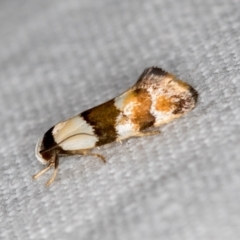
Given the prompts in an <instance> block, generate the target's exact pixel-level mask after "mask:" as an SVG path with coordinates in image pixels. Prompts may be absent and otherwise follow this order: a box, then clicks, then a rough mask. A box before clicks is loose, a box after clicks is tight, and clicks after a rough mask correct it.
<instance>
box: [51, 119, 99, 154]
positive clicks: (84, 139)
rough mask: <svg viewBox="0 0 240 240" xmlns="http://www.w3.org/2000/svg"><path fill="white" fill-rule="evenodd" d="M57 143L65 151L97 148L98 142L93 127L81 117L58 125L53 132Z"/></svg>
mask: <svg viewBox="0 0 240 240" xmlns="http://www.w3.org/2000/svg"><path fill="white" fill-rule="evenodd" d="M52 134H53V137H54V140H55V142H56V143H57V145H58V146H60V147H61V148H62V149H63V150H80V149H90V148H93V147H95V144H96V142H97V140H98V138H97V136H96V135H95V133H94V130H93V128H92V126H91V125H89V124H88V123H87V122H86V121H85V120H84V119H83V118H82V117H81V116H75V117H73V118H71V119H68V120H67V121H65V122H61V123H59V124H57V125H56V126H55V127H54V128H53V131H52Z"/></svg>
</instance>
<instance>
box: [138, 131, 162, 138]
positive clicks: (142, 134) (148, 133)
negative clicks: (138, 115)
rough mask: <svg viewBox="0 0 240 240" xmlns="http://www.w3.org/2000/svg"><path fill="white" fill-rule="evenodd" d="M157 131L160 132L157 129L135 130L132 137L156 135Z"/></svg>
mask: <svg viewBox="0 0 240 240" xmlns="http://www.w3.org/2000/svg"><path fill="white" fill-rule="evenodd" d="M159 133H160V131H159V130H156V131H151V132H137V133H136V134H134V136H133V137H144V136H152V135H156V134H159Z"/></svg>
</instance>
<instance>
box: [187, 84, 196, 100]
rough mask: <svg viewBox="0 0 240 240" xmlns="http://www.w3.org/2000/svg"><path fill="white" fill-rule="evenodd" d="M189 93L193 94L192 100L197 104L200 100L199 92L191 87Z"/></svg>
mask: <svg viewBox="0 0 240 240" xmlns="http://www.w3.org/2000/svg"><path fill="white" fill-rule="evenodd" d="M189 92H190V93H191V94H192V98H193V100H194V102H195V104H196V103H197V100H198V92H197V91H196V90H195V89H194V88H193V87H192V86H190V85H189Z"/></svg>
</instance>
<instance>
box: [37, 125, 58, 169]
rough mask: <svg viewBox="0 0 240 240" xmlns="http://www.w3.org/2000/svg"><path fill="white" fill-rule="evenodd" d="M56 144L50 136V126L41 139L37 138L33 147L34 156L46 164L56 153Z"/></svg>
mask: <svg viewBox="0 0 240 240" xmlns="http://www.w3.org/2000/svg"><path fill="white" fill-rule="evenodd" d="M55 145H56V143H55V141H54V138H53V136H52V128H50V129H49V130H48V131H47V132H46V133H45V134H44V136H43V138H42V140H39V141H38V142H37V144H36V147H35V156H36V158H37V159H38V161H39V162H41V163H42V164H48V163H50V162H51V161H52V159H54V157H55V155H56V153H57V152H56V149H55V148H54V146H55Z"/></svg>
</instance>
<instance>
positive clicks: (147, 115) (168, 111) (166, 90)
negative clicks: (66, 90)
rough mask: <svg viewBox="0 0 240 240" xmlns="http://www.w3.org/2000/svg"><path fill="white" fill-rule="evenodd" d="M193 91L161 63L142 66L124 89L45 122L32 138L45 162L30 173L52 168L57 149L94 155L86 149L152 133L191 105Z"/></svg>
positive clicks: (37, 153)
mask: <svg viewBox="0 0 240 240" xmlns="http://www.w3.org/2000/svg"><path fill="white" fill-rule="evenodd" d="M197 96H198V94H197V92H196V91H195V90H194V89H193V88H192V87H191V86H190V85H188V84H187V83H185V82H183V81H181V80H179V79H177V78H176V77H175V76H174V75H172V74H170V73H167V72H165V71H163V70H162V69H160V68H157V67H152V68H148V69H146V70H145V71H144V72H143V73H142V75H141V76H140V77H139V79H138V81H137V82H136V83H135V84H134V85H133V86H132V87H131V88H129V89H128V90H127V91H125V92H124V93H123V94H121V95H119V96H117V97H116V98H114V99H112V100H109V101H107V102H105V103H103V104H100V105H98V106H96V107H93V108H91V109H89V110H86V111H84V112H82V113H80V114H79V115H77V116H74V117H72V118H70V119H68V120H66V121H64V122H60V123H58V124H57V125H55V126H53V127H52V128H50V129H49V130H48V131H47V132H46V133H45V135H44V136H43V138H42V140H41V141H39V142H38V143H37V146H36V150H35V154H36V157H37V159H38V160H39V161H40V162H41V163H43V164H48V166H47V168H45V169H43V170H42V171H41V172H40V173H39V174H37V175H35V176H34V177H35V178H37V177H39V176H40V175H42V174H43V173H44V172H46V171H47V170H48V169H50V168H51V167H54V168H55V171H54V174H53V176H52V178H51V179H50V180H49V181H48V182H47V185H49V184H51V183H52V181H53V180H54V178H55V176H56V173H57V167H58V156H59V155H75V154H79V155H87V154H90V155H95V156H98V157H100V158H101V159H102V160H104V157H102V156H101V155H98V154H94V153H91V152H90V151H89V150H91V149H93V148H94V147H98V146H101V145H104V144H107V143H111V142H115V141H122V140H124V139H127V138H130V137H139V136H145V135H152V134H155V133H156V132H146V129H148V128H150V127H159V126H161V125H163V124H166V123H168V122H170V121H172V120H174V119H175V118H178V117H180V116H182V115H183V114H185V113H187V112H189V111H191V110H192V109H193V108H194V107H195V104H196V101H197Z"/></svg>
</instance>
